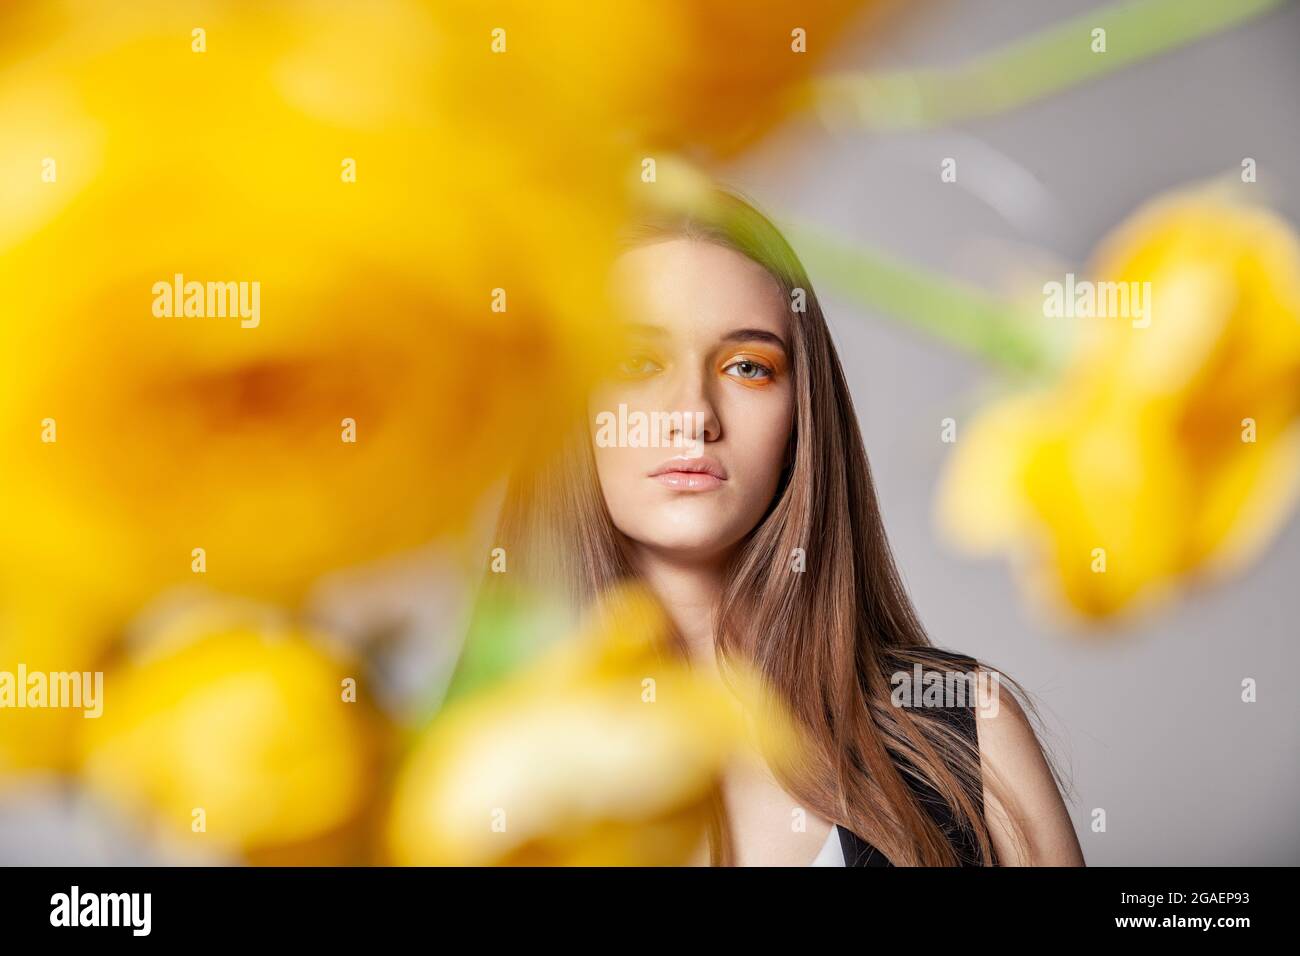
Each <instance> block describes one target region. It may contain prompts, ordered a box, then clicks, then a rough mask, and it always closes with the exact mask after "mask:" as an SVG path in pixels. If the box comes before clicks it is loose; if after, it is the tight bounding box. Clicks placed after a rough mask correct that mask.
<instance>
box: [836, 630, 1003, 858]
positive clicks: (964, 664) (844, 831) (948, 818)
mask: <svg viewBox="0 0 1300 956" xmlns="http://www.w3.org/2000/svg"><path fill="white" fill-rule="evenodd" d="M926 652H927V653H928V654H929V655H930V656H933V657H934V658H935V659H936V663H939V664H942V665H943V666H945V667H952V668H955V669H961V670H973V669H974V668H975V666H976V661H975V659H974V658H973V657H967V656H966V655H964V654H957V653H955V652H953V651H945V650H940V649H938V648H927V649H926ZM934 710H935V712H936V713H937V715H938V716H939V717H940V718H942V719H943V720H946V721H948V722H949V723H951V724H953V725H954V726H955V727H956V728H957V729H958V730H959V731H960V732H961V734H962V736H963V737H965V738H966V739H967V740H969V741H970V742H971V744H972V745H975V746H978V742H979V738H978V736H977V731H976V727H975V701H968V703H967V706H955V707H942V708H934ZM903 778H904V779H905V780H906V781H907V784H908V786H910V787H911V788H912V792H913V793H915V794H916V796H917V798H918V799H919V800H920V801H921V805H922V806H923V807H925V809H926V811H927V812H928V813H929V814H930V817H931V819H933V820H934V822H935V823H937V824H938V825H939V826H940V828H941V829H942V830H943V831H944V832H945V833H946V834H948V839H949V841H950V842H951V843H952V845H953V849H954V850H956V852H957V856H958V859H959V860H960V863H959V864H958V865H960V866H980V865H981V863H980V853H979V842H978V841H977V840H976V839H975V836H974V834H973V833H971V832H970V829H969V827H965V826H959V825H958V822H957V819H956V816H955V815H954V814H953V811H952V808H951V807H949V806H948V804H947V801H945V800H944V799H943V797H942V796H940V795H939V793H938V791H936V790H935V789H934V788H933V787H931V786H930V785H929V784H926V783H923V782H922V781H919V780H917V779H915V778H914V777H913V776H912V775H911V774H904V775H903ZM976 806H977V807H978V808H979V809H980V811H981V812H982V811H983V808H984V801H983V793H982V792H981V788H979V787H976ZM836 829H837V830H838V831H839V835H840V848H841V849H842V850H843V851H844V865H845V866H893V865H894V864H892V863H890V862H889V859H888V858H887V857H886V856H885V855H884V854H883V853H881V852H880V851H879V850H877V849H876V848H875V847H874V846H872V845H871V844H870V843H868V842H867V841H866V840H864V839H862V837H860V836H858V835H857V834H856V833H854V832H852V831H851V830H849V828H848V827H844V826H837V828H836Z"/></svg>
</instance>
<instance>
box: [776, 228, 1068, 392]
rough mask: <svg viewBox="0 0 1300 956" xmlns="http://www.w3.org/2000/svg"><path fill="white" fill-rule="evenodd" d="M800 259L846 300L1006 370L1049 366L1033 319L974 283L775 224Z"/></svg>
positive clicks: (1050, 352) (1047, 347)
mask: <svg viewBox="0 0 1300 956" xmlns="http://www.w3.org/2000/svg"><path fill="white" fill-rule="evenodd" d="M782 230H783V231H784V233H785V235H786V236H787V238H788V239H789V240H790V242H791V244H792V245H793V246H794V248H796V249H797V250H799V255H800V258H801V259H803V261H804V263H805V264H806V265H807V266H808V267H809V268H810V271H812V272H813V273H815V274H816V275H817V276H818V277H819V278H824V279H825V280H826V281H827V282H829V283H830V284H831V286H833V287H834V289H835V291H836V292H837V293H839V294H840V295H842V296H844V297H846V298H848V299H849V300H850V301H852V302H853V303H854V304H856V305H859V306H863V307H865V308H868V309H873V310H879V311H881V312H884V313H887V314H889V315H890V316H892V317H893V318H895V319H899V320H901V321H903V322H904V323H905V324H907V325H910V326H912V327H914V328H917V329H920V330H922V331H924V332H926V333H928V334H930V335H932V336H935V337H936V338H939V339H941V340H943V341H944V342H946V343H948V344H949V345H953V346H956V347H957V348H960V349H962V350H964V351H966V352H970V353H972V354H974V355H976V356H978V357H980V358H982V359H984V360H986V361H988V362H991V363H992V364H994V365H997V366H999V367H1000V368H1002V370H1003V371H1005V372H1008V373H1010V374H1011V375H1013V376H1034V375H1038V374H1043V373H1045V372H1048V371H1050V370H1051V369H1052V368H1053V367H1054V365H1055V362H1056V357H1057V355H1056V350H1055V349H1054V348H1053V342H1052V341H1051V340H1050V339H1048V338H1047V337H1046V336H1045V335H1044V334H1043V332H1044V330H1043V324H1042V322H1041V321H1038V322H1035V321H1034V319H1035V317H1034V316H1031V315H1026V314H1025V313H1024V312H1023V311H1021V310H1018V309H1017V308H1016V307H1015V306H1014V305H1012V304H1010V303H1009V302H1007V301H1004V300H1002V299H999V298H997V297H995V296H992V295H989V294H988V293H986V292H983V291H982V290H980V289H977V288H974V287H973V286H968V285H965V284H963V283H960V282H955V281H953V280H952V279H948V278H944V277H943V276H940V275H938V274H936V273H931V272H928V271H926V270H923V269H918V268H916V267H915V266H910V265H906V264H904V263H902V262H898V261H896V260H893V259H890V258H888V257H886V256H883V255H881V254H880V253H878V252H875V251H872V250H868V249H864V248H862V247H861V246H858V245H856V244H854V243H851V242H849V241H848V240H845V239H839V238H835V237H832V236H830V235H829V234H827V233H826V232H824V231H822V230H819V229H817V228H816V227H813V226H809V225H805V224H802V223H791V222H789V221H786V222H783V223H782Z"/></svg>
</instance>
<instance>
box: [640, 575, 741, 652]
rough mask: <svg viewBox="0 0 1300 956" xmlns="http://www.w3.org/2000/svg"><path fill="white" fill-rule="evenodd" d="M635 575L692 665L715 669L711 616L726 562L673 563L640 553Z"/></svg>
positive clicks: (719, 595)
mask: <svg viewBox="0 0 1300 956" xmlns="http://www.w3.org/2000/svg"><path fill="white" fill-rule="evenodd" d="M635 565H636V570H637V573H638V574H639V575H640V576H641V579H642V580H643V581H644V582H645V584H646V586H647V587H648V588H649V589H650V590H651V591H652V592H653V593H654V595H655V597H657V598H658V599H659V601H660V603H661V604H662V605H663V606H664V611H665V612H666V613H667V615H668V619H669V620H670V621H671V622H672V625H673V626H674V627H675V628H676V629H677V632H678V634H680V635H681V637H682V640H684V641H685V642H686V646H687V648H688V649H689V651H690V655H691V662H692V663H693V664H695V665H696V666H698V667H702V668H706V669H709V670H716V669H717V656H716V653H715V650H714V647H715V644H714V612H715V610H716V608H717V606H718V600H719V598H720V597H721V595H722V587H723V583H724V581H725V562H723V561H708V562H692V561H682V560H675V559H673V558H672V557H668V556H665V555H663V554H660V553H656V552H651V551H648V550H641V551H640V552H639V553H638V554H637V555H636V558H635Z"/></svg>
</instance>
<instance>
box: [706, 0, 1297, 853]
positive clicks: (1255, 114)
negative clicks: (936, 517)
mask: <svg viewBox="0 0 1300 956" xmlns="http://www.w3.org/2000/svg"><path fill="white" fill-rule="evenodd" d="M1095 8H1096V5H1095V4H1092V3H1087V2H1078V0H1035V2H1033V3H1030V2H1015V3H1009V2H1005V0H1003V2H998V0H962V2H927V3H921V4H914V5H912V6H911V7H909V8H905V9H903V10H902V11H901V12H899V13H897V14H895V15H894V16H893V18H892V19H891V20H890V21H888V23H889V29H888V30H887V31H884V32H878V33H877V34H876V35H874V36H873V35H871V33H870V31H868V30H865V29H864V30H860V31H858V35H857V36H855V37H854V38H852V39H851V40H850V41H849V42H847V43H846V44H845V45H844V46H843V47H842V48H840V49H838V50H837V52H836V57H835V58H834V61H833V65H835V66H843V67H853V66H861V65H862V64H871V66H872V67H873V68H899V69H901V68H908V67H915V66H941V65H952V64H956V63H960V62H962V61H963V60H965V59H966V58H968V57H970V56H973V55H976V54H978V53H981V52H985V51H990V50H994V49H997V48H999V47H1001V46H1003V45H1004V44H1006V43H1008V42H1009V41H1011V40H1013V39H1014V38H1016V37H1020V36H1023V35H1025V34H1027V33H1028V32H1030V31H1032V30H1034V29H1036V28H1040V27H1044V26H1048V25H1050V24H1052V23H1055V22H1057V21H1059V20H1062V19H1064V18H1066V17H1069V16H1073V15H1076V14H1079V13H1082V12H1084V11H1087V10H1089V9H1095ZM1298 94H1300V6H1298V5H1296V4H1294V3H1293V4H1288V5H1287V6H1285V7H1283V8H1281V9H1280V10H1276V11H1273V12H1271V13H1268V14H1265V15H1264V16H1262V17H1260V18H1257V19H1254V20H1251V21H1248V22H1247V23H1246V24H1245V25H1243V26H1238V27H1236V28H1232V29H1230V30H1229V31H1228V32H1226V33H1221V34H1219V35H1216V36H1213V37H1211V38H1209V39H1207V40H1201V41H1198V42H1195V43H1194V44H1192V45H1189V46H1184V47H1182V48H1180V49H1177V50H1174V51H1173V52H1170V53H1165V54H1163V55H1161V56H1159V57H1157V58H1156V59H1154V60H1149V61H1147V62H1145V63H1141V64H1138V65H1136V66H1131V67H1129V68H1127V69H1124V70H1122V71H1120V72H1118V73H1114V74H1111V75H1109V76H1105V77H1102V78H1100V79H1096V80H1091V81H1088V82H1086V83H1085V84H1084V85H1082V86H1079V87H1076V88H1074V89H1072V90H1069V91H1066V92H1064V93H1060V94H1056V95H1053V96H1051V97H1049V98H1047V99H1045V100H1040V101H1039V102H1037V103H1033V104H1030V105H1028V106H1026V107H1022V108H1019V109H1017V110H1015V111H1013V112H1011V113H1008V114H1004V115H999V116H995V117H991V118H987V119H981V120H978V121H973V122H968V123H963V124H961V126H960V127H956V128H951V129H943V130H928V131H924V132H901V133H900V132H888V133H885V132H876V133H873V132H866V131H861V130H857V131H846V130H842V129H841V130H837V131H835V132H830V131H827V130H824V129H821V128H819V127H818V126H816V125H815V124H812V123H807V122H802V121H800V122H795V123H792V124H790V125H787V126H786V127H783V128H782V129H781V130H780V131H778V133H777V134H776V135H775V136H773V137H772V138H771V139H769V140H768V141H767V142H765V143H764V144H763V146H762V147H761V148H760V149H759V150H758V151H757V152H755V153H753V154H751V155H749V156H747V157H746V158H745V160H744V161H743V162H741V163H740V164H737V165H734V166H732V167H729V168H727V169H726V170H724V171H723V178H724V179H725V180H726V181H727V182H730V183H732V184H733V185H736V186H738V187H740V188H742V189H743V190H745V191H746V192H747V193H748V194H749V195H751V196H753V197H754V198H755V199H756V200H757V201H758V202H759V204H760V205H761V206H763V207H764V208H765V209H766V210H767V211H768V212H770V213H771V214H772V215H774V216H775V217H776V218H777V219H778V220H780V219H782V218H785V217H791V216H797V217H800V218H802V219H806V220H811V221H813V222H815V223H818V224H820V225H824V226H826V227H829V228H831V229H833V230H835V231H836V232H838V233H841V234H843V235H845V236H848V237H852V238H855V239H857V240H861V241H862V242H863V243H866V244H870V245H873V246H877V247H879V248H880V249H882V250H884V251H886V252H888V253H890V254H891V255H893V256H896V257H898V258H900V259H903V260H905V261H910V262H915V263H917V264H920V265H924V266H926V267H929V268H931V269H935V270H940V271H942V272H944V273H946V274H949V275H952V276H955V277H959V278H961V279H963V280H965V281H967V282H970V283H973V284H976V285H979V286H981V287H985V288H989V289H990V290H993V291H1005V288H1003V287H1002V281H1003V277H1004V274H1005V273H1006V272H1008V271H1010V270H1011V269H1013V268H1014V267H1015V266H1016V265H1017V260H1019V261H1020V266H1021V268H1022V269H1023V268H1024V263H1025V262H1027V261H1030V256H1029V255H1028V254H1027V253H1026V250H1027V249H1030V248H1033V249H1040V250H1045V251H1046V253H1048V254H1050V255H1051V256H1053V257H1054V259H1055V260H1056V261H1059V262H1060V263H1062V265H1061V266H1060V267H1059V268H1058V269H1057V270H1056V272H1055V274H1056V275H1057V276H1058V277H1059V276H1060V275H1061V274H1062V273H1063V272H1064V271H1066V270H1067V269H1073V270H1074V271H1077V272H1082V271H1083V266H1084V265H1085V263H1086V260H1087V258H1088V255H1089V252H1090V250H1091V249H1092V248H1093V247H1094V245H1095V244H1096V243H1097V242H1098V241H1099V240H1100V239H1102V238H1103V237H1104V236H1105V234H1106V233H1107V232H1108V231H1109V230H1111V229H1112V228H1113V227H1114V226H1115V225H1117V224H1118V223H1120V222H1121V221H1122V220H1124V219H1125V218H1126V217H1127V216H1128V215H1129V214H1130V213H1131V212H1132V211H1133V210H1134V209H1135V208H1136V207H1137V206H1138V205H1139V204H1140V203H1141V202H1142V201H1143V200H1145V199H1147V198H1149V197H1151V196H1154V195H1156V194H1157V193H1160V192H1162V191H1165V190H1168V189H1170V188H1172V187H1176V186H1179V185H1182V184H1186V183H1190V182H1192V181H1195V180H1199V179H1203V178H1207V177H1211V176H1215V175H1220V174H1223V173H1228V174H1232V175H1235V174H1238V173H1239V170H1240V163H1241V160H1242V158H1243V157H1245V156H1251V157H1254V158H1255V159H1256V160H1257V162H1258V177H1259V181H1258V183H1257V187H1258V188H1261V189H1264V190H1266V191H1267V192H1266V194H1265V195H1266V196H1267V201H1268V203H1269V204H1270V205H1271V206H1272V207H1273V208H1275V209H1277V210H1279V211H1280V212H1281V213H1282V214H1283V215H1285V216H1286V217H1287V219H1288V220H1289V221H1290V222H1291V223H1292V224H1295V223H1297V222H1300V188H1298V187H1297V181H1296V176H1297V172H1298V171H1300V166H1298V165H1297V162H1296V158H1297V156H1298V155H1300V105H1297V99H1300V95H1298ZM945 156H954V157H957V159H958V168H959V175H958V182H959V184H961V185H960V186H954V185H951V184H948V185H945V184H943V183H941V182H940V181H939V176H938V167H939V162H940V160H941V158H942V157H945ZM1008 184H1011V186H1012V188H1010V189H1008V188H1007V187H1008ZM1033 255H1034V256H1037V257H1040V258H1041V255H1042V253H1038V252H1035V253H1033ZM810 271H811V277H812V280H813V284H814V286H815V287H817V289H818V294H819V296H820V297H821V298H822V300H823V305H824V306H825V308H826V311H827V314H828V317H829V321H830V323H831V328H832V332H833V334H834V335H835V337H836V340H837V343H838V345H839V349H840V355H841V359H842V360H843V362H844V364H845V367H846V369H847V370H848V374H849V378H850V381H851V383H852V387H853V391H854V398H855V402H856V405H857V411H858V414H859V416H860V418H861V421H862V427H863V431H864V434H865V439H866V443H867V449H868V454H869V455H870V458H871V462H872V467H873V470H874V472H875V476H876V481H877V487H878V491H879V494H880V497H881V504H882V507H883V509H884V512H885V519H886V523H887V526H888V528H889V531H890V535H891V540H892V543H893V547H894V549H895V552H896V554H897V556H898V559H899V563H900V565H901V567H902V569H903V573H904V575H905V577H906V580H907V583H908V586H909V588H910V590H911V593H912V595H913V598H914V600H915V601H916V603H917V605H918V608H919V610H920V612H921V615H922V619H923V620H924V622H925V623H926V625H927V627H928V629H929V631H930V634H931V637H932V639H933V640H934V642H935V643H936V644H939V645H941V646H946V647H952V648H955V649H958V650H961V651H965V652H966V653H970V654H973V655H976V656H977V657H980V658H981V659H985V660H987V661H989V662H990V663H992V664H993V665H994V666H996V667H999V668H1000V669H1002V670H1004V671H1005V672H1006V673H1007V674H1009V675H1011V676H1012V677H1015V678H1016V679H1017V680H1019V681H1021V682H1022V683H1023V684H1024V685H1025V687H1026V688H1027V689H1028V690H1029V691H1030V693H1031V694H1033V695H1034V697H1035V700H1036V701H1037V702H1038V704H1039V706H1040V707H1041V710H1042V714H1043V717H1044V718H1045V720H1046V722H1047V726H1048V731H1049V734H1050V737H1049V739H1048V743H1049V745H1050V746H1052V747H1053V749H1054V750H1055V752H1056V753H1057V754H1058V756H1059V757H1060V759H1061V761H1062V764H1063V767H1064V769H1065V770H1066V772H1067V773H1068V775H1069V776H1070V778H1071V781H1072V783H1073V789H1074V793H1073V795H1072V797H1071V801H1070V811H1071V816H1072V819H1073V820H1074V824H1075V829H1076V831H1077V832H1078V834H1079V839H1080V842H1081V844H1082V846H1083V850H1084V855H1085V858H1086V859H1087V861H1088V863H1089V864H1092V865H1128V864H1174V865H1200V864H1295V863H1300V693H1298V692H1297V684H1296V681H1295V675H1296V674H1297V672H1300V642H1298V641H1297V636H1298V634H1297V630H1298V629H1297V626H1296V623H1295V622H1296V619H1297V616H1298V615H1297V612H1300V587H1297V586H1296V585H1297V573H1296V572H1297V569H1300V521H1297V520H1296V518H1295V517H1294V516H1293V517H1292V518H1291V519H1290V520H1289V522H1288V524H1287V527H1286V528H1285V529H1284V531H1283V532H1282V533H1281V535H1280V536H1279V537H1278V539H1277V540H1275V542H1274V543H1273V544H1272V545H1271V546H1270V548H1269V549H1268V551H1267V552H1266V553H1265V554H1264V556H1263V558H1262V559H1261V560H1260V561H1259V562H1257V563H1256V564H1255V565H1254V566H1253V567H1252V568H1251V569H1250V570H1249V571H1248V572H1247V573H1246V574H1245V575H1244V576H1243V577H1239V578H1237V579H1235V580H1233V581H1230V582H1229V583H1227V584H1225V585H1220V586H1218V587H1217V588H1215V589H1213V590H1210V591H1203V592H1201V593H1199V594H1195V595H1192V596H1190V597H1188V598H1186V599H1185V600H1183V601H1181V602H1179V603H1178V604H1176V605H1174V606H1173V607H1171V608H1169V609H1167V610H1165V611H1163V612H1161V613H1159V614H1158V615H1157V616H1155V617H1153V618H1151V619H1148V620H1145V621H1143V622H1141V623H1140V624H1138V625H1135V626H1130V627H1127V628H1125V629H1123V630H1121V631H1118V632H1116V633H1114V634H1112V635H1111V636H1110V637H1109V638H1107V637H1103V636H1100V635H1099V636H1095V637H1086V636H1079V635H1077V634H1071V633H1070V632H1068V631H1067V630H1065V629H1063V628H1058V627H1053V626H1052V625H1051V624H1045V623H1044V622H1043V621H1042V620H1040V619H1037V618H1036V617H1034V616H1032V615H1031V614H1029V613H1028V612H1027V611H1026V610H1025V609H1024V605H1023V602H1022V601H1021V599H1020V596H1019V595H1018V593H1017V591H1016V589H1015V586H1014V582H1013V580H1012V578H1011V575H1010V571H1009V569H1008V567H1007V565H1006V563H1005V562H1002V561H998V560H987V561H976V560H973V559H969V558H966V557H963V556H961V555H958V554H956V553H954V552H952V551H950V550H948V549H947V548H946V547H945V546H944V544H943V543H942V542H941V541H940V540H939V539H938V538H937V536H936V534H935V531H934V526H933V522H932V507H933V497H934V492H935V487H936V482H937V480H938V477H939V475H940V472H941V467H942V465H943V462H944V458H945V455H946V453H947V452H948V451H949V450H950V449H951V446H948V445H944V444H941V443H940V441H939V422H940V419H942V418H944V417H946V416H949V415H952V416H953V417H955V418H957V419H958V420H959V422H960V421H963V420H965V419H964V416H963V413H964V412H966V411H967V410H969V409H971V408H972V407H973V401H974V400H975V399H976V398H977V397H978V395H979V394H980V392H981V389H982V387H983V386H986V385H987V384H988V383H990V382H991V381H992V380H993V379H994V375H993V373H992V372H991V371H990V370H989V369H987V368H986V367H984V366H983V365H982V364H981V363H980V362H978V361H977V360H975V359H973V358H968V357H966V356H964V355H962V354H960V353H958V352H956V351H955V350H953V349H950V348H948V347H946V346H943V345H940V344H938V343H936V342H933V341H930V340H928V339H925V338H923V337H922V336H920V335H919V334H917V333H913V332H911V331H909V330H907V329H905V328H903V327H902V326H900V325H899V324H897V323H896V322H893V321H892V320H890V319H889V318H888V317H886V316H882V315H875V314H871V313H869V312H864V311H863V310H862V309H860V308H856V307H854V306H851V305H849V304H848V303H846V302H845V301H844V300H843V299H840V298H837V296H836V295H835V294H834V293H833V292H832V291H831V289H830V286H829V284H828V283H826V282H824V281H823V282H819V281H818V276H817V271H816V269H815V268H810ZM1040 282H1041V280H1040ZM959 428H960V425H959ZM958 440H959V441H960V432H959V438H958ZM1244 677H1254V678H1255V679H1256V680H1257V681H1258V691H1259V700H1258V702H1256V703H1254V704H1250V705H1247V704H1243V703H1242V702H1241V701H1240V693H1241V690H1240V684H1241V680H1242V679H1243V678H1244ZM1098 807H1100V808H1104V809H1105V811H1106V816H1107V831H1106V832H1105V833H1094V832H1092V830H1091V826H1090V822H1091V812H1092V809H1093V808H1098Z"/></svg>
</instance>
